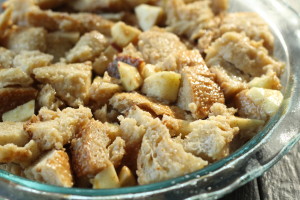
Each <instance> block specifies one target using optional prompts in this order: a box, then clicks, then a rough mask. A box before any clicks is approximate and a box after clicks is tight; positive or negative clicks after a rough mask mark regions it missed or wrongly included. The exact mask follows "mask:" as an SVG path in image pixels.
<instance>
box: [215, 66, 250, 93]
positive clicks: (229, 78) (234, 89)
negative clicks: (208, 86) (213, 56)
mask: <svg viewBox="0 0 300 200" xmlns="http://www.w3.org/2000/svg"><path fill="white" fill-rule="evenodd" d="M210 71H211V72H212V73H213V74H215V76H216V83H218V85H219V86H220V87H221V89H222V91H223V92H224V96H225V98H226V99H230V98H232V97H234V96H235V95H236V94H237V93H239V92H240V91H242V90H245V89H247V88H248V85H247V81H248V79H249V78H248V76H247V75H245V74H243V73H242V72H241V71H239V70H238V69H237V68H235V67H234V66H233V65H232V64H230V63H229V62H226V61H224V62H220V64H218V65H214V66H211V67H210Z"/></svg>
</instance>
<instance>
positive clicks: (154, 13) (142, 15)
mask: <svg viewBox="0 0 300 200" xmlns="http://www.w3.org/2000/svg"><path fill="white" fill-rule="evenodd" d="M135 14H136V16H137V19H138V22H139V25H140V27H141V28H142V30H143V31H147V30H149V29H151V27H153V26H154V25H156V24H158V23H159V22H160V21H161V19H162V16H163V9H162V8H161V7H157V6H150V5H146V4H142V5H139V6H137V7H136V8H135Z"/></svg>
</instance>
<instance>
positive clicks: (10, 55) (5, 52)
mask: <svg viewBox="0 0 300 200" xmlns="http://www.w3.org/2000/svg"><path fill="white" fill-rule="evenodd" d="M15 56H16V53H15V52H13V51H11V50H9V49H6V48H4V47H0V69H3V68H10V67H12V66H13V60H14V57H15Z"/></svg>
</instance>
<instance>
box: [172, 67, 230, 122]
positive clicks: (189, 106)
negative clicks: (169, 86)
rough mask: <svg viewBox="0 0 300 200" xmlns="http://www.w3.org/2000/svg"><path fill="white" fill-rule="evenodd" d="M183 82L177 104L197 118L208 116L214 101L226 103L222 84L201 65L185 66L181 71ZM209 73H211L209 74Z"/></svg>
mask: <svg viewBox="0 0 300 200" xmlns="http://www.w3.org/2000/svg"><path fill="white" fill-rule="evenodd" d="M181 75H182V83H181V88H180V90H179V97H178V102H177V105H178V106H179V107H180V108H181V109H184V110H186V111H191V112H192V115H193V117H194V118H195V119H203V118H205V117H207V115H208V113H209V109H210V107H211V106H212V105H213V104H214V103H225V99H224V94H223V92H222V91H221V89H220V86H219V85H218V84H216V83H215V82H214V81H213V80H212V79H211V78H210V77H209V76H208V77H207V75H206V74H203V71H202V70H201V68H199V67H185V68H184V69H183V70H182V71H181ZM208 75H209V74H208Z"/></svg>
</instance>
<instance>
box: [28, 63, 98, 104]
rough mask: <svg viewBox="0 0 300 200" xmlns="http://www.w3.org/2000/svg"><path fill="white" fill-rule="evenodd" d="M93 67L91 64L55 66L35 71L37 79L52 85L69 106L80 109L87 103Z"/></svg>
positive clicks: (61, 64) (60, 64)
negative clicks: (79, 107)
mask: <svg viewBox="0 0 300 200" xmlns="http://www.w3.org/2000/svg"><path fill="white" fill-rule="evenodd" d="M91 71H92V66H91V64H90V63H80V64H63V63H59V64H55V65H50V66H47V67H42V68H36V69H34V70H33V74H34V76H35V78H36V79H37V80H38V81H39V82H42V83H45V84H47V83H48V84H50V85H51V86H52V87H53V88H54V89H55V91H56V92H57V96H59V97H60V98H61V99H62V100H64V101H66V102H67V104H68V105H70V106H74V107H78V106H80V105H84V103H85V102H87V97H88V91H89V89H90V85H91V76H92V72H91Z"/></svg>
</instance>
